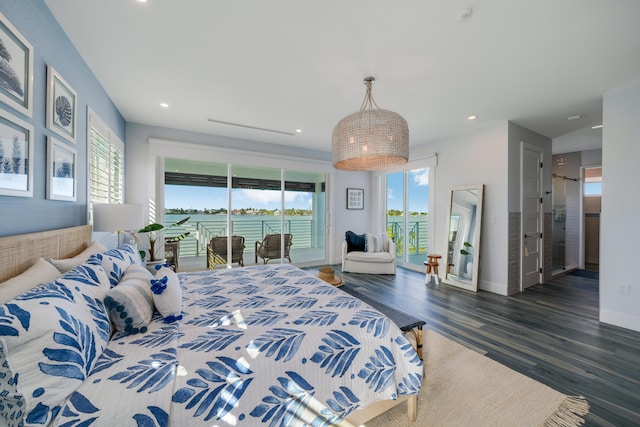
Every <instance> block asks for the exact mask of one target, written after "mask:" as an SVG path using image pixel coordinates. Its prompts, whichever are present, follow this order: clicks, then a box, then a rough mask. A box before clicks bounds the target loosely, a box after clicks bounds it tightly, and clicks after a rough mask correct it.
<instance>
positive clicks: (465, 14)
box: [458, 8, 473, 21]
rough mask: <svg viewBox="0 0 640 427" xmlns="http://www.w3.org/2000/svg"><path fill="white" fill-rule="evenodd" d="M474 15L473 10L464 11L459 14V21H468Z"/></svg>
mask: <svg viewBox="0 0 640 427" xmlns="http://www.w3.org/2000/svg"><path fill="white" fill-rule="evenodd" d="M471 15H473V9H471V8H468V9H463V10H461V11H460V12H459V13H458V21H466V20H468V19H469V18H471Z"/></svg>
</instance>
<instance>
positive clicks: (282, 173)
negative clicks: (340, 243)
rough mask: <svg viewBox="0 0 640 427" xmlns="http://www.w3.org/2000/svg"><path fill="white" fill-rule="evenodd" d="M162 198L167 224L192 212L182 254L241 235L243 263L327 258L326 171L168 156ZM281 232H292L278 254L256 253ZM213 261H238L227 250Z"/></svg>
mask: <svg viewBox="0 0 640 427" xmlns="http://www.w3.org/2000/svg"><path fill="white" fill-rule="evenodd" d="M164 199H165V224H169V223H170V221H173V220H175V219H178V218H182V217H184V216H185V215H187V214H188V215H190V216H191V219H190V221H189V222H188V223H187V224H185V226H186V227H188V228H189V230H188V231H193V232H192V233H191V234H190V236H189V238H187V239H185V240H184V241H182V242H181V248H180V255H181V256H182V257H193V258H202V259H204V258H205V257H206V256H207V245H208V244H210V243H211V242H212V239H214V238H220V237H226V236H239V237H241V238H243V239H244V246H245V247H244V251H243V253H242V255H241V259H242V264H243V265H251V264H255V263H256V262H257V263H259V264H262V263H263V262H265V260H266V261H267V262H269V263H278V262H282V261H281V260H282V259H283V258H282V256H280V255H284V260H285V261H284V262H289V259H290V260H291V262H293V263H295V264H296V265H299V266H304V265H313V264H314V263H315V264H317V263H321V262H324V261H325V258H326V255H325V252H326V251H325V246H326V245H325V230H326V224H325V217H326V209H325V206H326V197H325V175H324V174H322V173H313V172H304V171H293V170H282V169H276V168H266V167H255V166H243V165H228V164H223V163H209V162H197V161H189V160H180V159H170V158H166V159H165V197H164ZM281 233H283V234H290V235H291V237H292V240H291V242H292V246H290V247H289V248H287V245H286V244H285V245H284V246H283V245H279V246H278V248H277V249H276V252H278V255H275V254H274V253H273V252H272V251H270V252H269V255H268V256H267V257H266V258H264V257H261V256H260V255H261V253H258V256H257V257H256V250H258V251H260V247H261V245H262V244H263V242H264V240H265V238H266V237H267V236H269V235H274V234H276V235H279V234H281ZM236 239H237V237H236ZM232 241H233V239H232ZM276 243H281V241H278V242H276ZM285 243H286V242H285ZM280 248H282V249H280ZM235 252H237V251H233V248H232V253H234V254H235ZM285 252H286V253H285ZM262 254H263V255H264V254H265V253H262ZM232 258H238V256H236V255H232ZM256 260H257V261H256ZM213 261H214V262H215V263H216V264H234V265H237V264H239V261H238V260H237V259H236V260H235V262H229V261H230V260H228V259H226V252H225V256H224V257H217V258H215V259H214V260H213ZM196 262H197V260H196ZM209 264H210V263H207V266H210V267H211V265H209ZM203 265H204V264H203Z"/></svg>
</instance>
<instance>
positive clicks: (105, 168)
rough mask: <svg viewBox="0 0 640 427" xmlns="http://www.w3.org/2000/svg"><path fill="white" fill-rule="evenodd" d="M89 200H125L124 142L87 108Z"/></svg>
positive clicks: (116, 201) (100, 201)
mask: <svg viewBox="0 0 640 427" xmlns="http://www.w3.org/2000/svg"><path fill="white" fill-rule="evenodd" d="M88 127H89V147H90V148H89V201H90V205H91V206H93V204H94V203H124V144H123V143H122V141H120V139H119V138H118V137H117V136H116V135H115V134H114V133H113V132H112V131H111V129H109V127H107V126H106V125H105V124H104V122H102V120H100V118H99V117H98V116H96V114H95V113H94V112H93V111H89V126H88Z"/></svg>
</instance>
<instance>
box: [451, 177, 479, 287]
mask: <svg viewBox="0 0 640 427" xmlns="http://www.w3.org/2000/svg"><path fill="white" fill-rule="evenodd" d="M483 192H484V185H482V184H479V185H464V186H457V187H453V188H452V189H451V194H450V197H449V209H448V215H447V228H446V230H447V233H446V234H447V242H446V246H445V247H446V248H447V255H446V257H445V258H446V260H445V264H444V267H446V270H445V272H446V273H445V275H444V278H443V279H442V281H443V282H445V283H448V284H450V285H453V286H457V287H460V288H463V289H467V290H470V291H474V292H477V290H478V265H479V264H480V262H479V261H480V231H481V224H482V196H483Z"/></svg>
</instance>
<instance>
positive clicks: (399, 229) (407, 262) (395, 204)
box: [386, 168, 429, 271]
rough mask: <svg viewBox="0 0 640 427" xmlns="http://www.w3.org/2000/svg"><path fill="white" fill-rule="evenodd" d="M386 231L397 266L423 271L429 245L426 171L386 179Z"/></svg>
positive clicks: (419, 170)
mask: <svg viewBox="0 0 640 427" xmlns="http://www.w3.org/2000/svg"><path fill="white" fill-rule="evenodd" d="M386 190H387V200H386V204H387V210H386V212H387V215H386V229H387V233H388V234H389V237H390V238H391V239H393V241H394V242H395V243H396V246H397V252H396V257H397V260H396V261H397V263H398V265H399V266H404V267H407V268H410V269H412V270H417V271H423V270H424V261H426V259H427V253H428V241H429V217H428V215H429V168H420V169H412V170H408V171H402V172H395V173H390V174H387V176H386Z"/></svg>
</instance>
